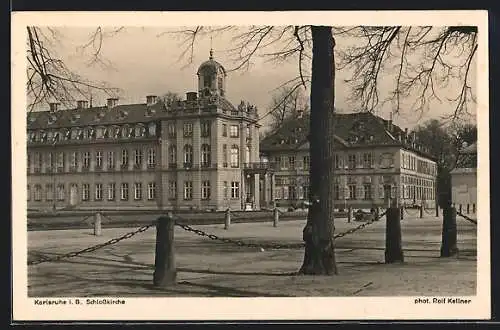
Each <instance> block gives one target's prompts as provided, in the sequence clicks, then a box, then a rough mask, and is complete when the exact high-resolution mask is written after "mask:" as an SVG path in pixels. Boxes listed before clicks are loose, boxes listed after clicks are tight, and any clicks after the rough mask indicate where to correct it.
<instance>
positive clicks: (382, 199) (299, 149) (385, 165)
mask: <svg viewBox="0 0 500 330" xmlns="http://www.w3.org/2000/svg"><path fill="white" fill-rule="evenodd" d="M307 117H308V114H302V113H300V112H299V115H298V116H297V117H294V118H290V119H288V120H286V121H285V122H284V124H283V125H282V126H281V127H280V128H279V129H278V130H276V131H275V132H273V133H272V134H270V135H268V136H267V137H266V138H265V139H263V141H262V142H261V145H260V151H261V157H263V158H264V159H267V160H268V161H269V162H271V163H274V164H275V166H274V167H275V168H274V169H275V171H274V175H273V178H272V181H274V182H273V184H272V186H273V187H275V189H274V191H272V193H271V196H272V197H271V200H274V201H275V202H276V204H277V205H279V206H285V207H287V206H293V207H300V206H301V205H303V204H304V201H307V200H308V195H309V164H310V158H309V142H308V141H307V135H308V133H309V119H308V118H307ZM334 143H335V150H336V151H337V152H336V153H335V155H334V160H333V161H334V163H335V164H334V167H335V186H334V189H335V190H334V194H335V204H336V208H337V209H345V208H347V207H353V208H361V209H370V208H372V207H377V206H386V205H387V203H388V200H387V199H386V197H387V198H389V196H390V198H391V199H392V200H394V199H397V200H398V203H399V205H414V204H418V205H420V204H421V203H423V204H424V205H425V206H426V207H434V205H435V198H436V195H435V189H436V176H437V167H436V162H435V160H434V159H433V158H432V157H431V156H430V155H429V154H428V152H427V149H426V148H425V147H423V146H421V145H419V144H418V141H416V139H415V136H414V135H413V134H409V133H408V130H407V129H405V130H402V129H401V128H399V127H398V126H396V125H394V124H393V122H392V120H385V119H383V118H380V117H377V116H375V115H373V114H372V113H367V112H363V113H348V114H341V113H336V114H335V135H334Z"/></svg>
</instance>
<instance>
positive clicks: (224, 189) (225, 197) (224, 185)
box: [222, 181, 228, 199]
mask: <svg viewBox="0 0 500 330" xmlns="http://www.w3.org/2000/svg"><path fill="white" fill-rule="evenodd" d="M227 190H228V186H227V181H224V184H223V186H222V194H223V196H224V199H227Z"/></svg>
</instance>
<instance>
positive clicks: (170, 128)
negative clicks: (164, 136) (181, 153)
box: [167, 123, 177, 138]
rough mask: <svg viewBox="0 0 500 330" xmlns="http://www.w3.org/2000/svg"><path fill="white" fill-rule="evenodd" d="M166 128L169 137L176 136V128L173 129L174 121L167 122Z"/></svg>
mask: <svg viewBox="0 0 500 330" xmlns="http://www.w3.org/2000/svg"><path fill="white" fill-rule="evenodd" d="M167 130H168V137H169V138H175V137H176V136H177V130H176V129H175V124H174V123H169V124H168V126H167Z"/></svg>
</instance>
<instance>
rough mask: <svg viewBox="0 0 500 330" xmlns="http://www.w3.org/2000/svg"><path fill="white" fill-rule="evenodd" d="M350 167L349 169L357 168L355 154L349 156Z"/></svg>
mask: <svg viewBox="0 0 500 330" xmlns="http://www.w3.org/2000/svg"><path fill="white" fill-rule="evenodd" d="M348 167H349V169H353V168H356V155H355V154H350V155H349V156H348Z"/></svg>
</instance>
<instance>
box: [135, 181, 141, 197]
mask: <svg viewBox="0 0 500 330" xmlns="http://www.w3.org/2000/svg"><path fill="white" fill-rule="evenodd" d="M134 199H135V200H139V199H142V183H140V182H136V183H134Z"/></svg>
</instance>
